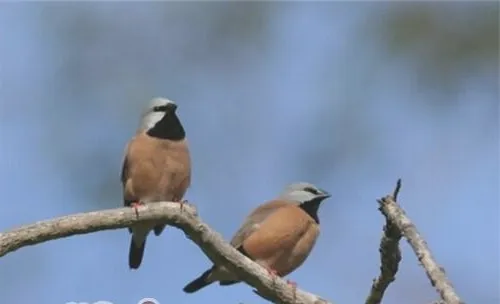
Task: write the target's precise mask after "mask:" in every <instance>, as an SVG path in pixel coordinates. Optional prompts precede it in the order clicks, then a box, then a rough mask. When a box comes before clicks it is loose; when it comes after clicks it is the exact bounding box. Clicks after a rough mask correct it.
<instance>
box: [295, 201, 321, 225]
mask: <svg viewBox="0 0 500 304" xmlns="http://www.w3.org/2000/svg"><path fill="white" fill-rule="evenodd" d="M323 199H324V198H315V199H312V200H310V201H307V202H303V203H302V204H300V205H299V207H300V208H302V210H304V211H305V212H306V213H307V214H308V215H309V216H310V217H312V218H313V220H314V221H315V222H316V223H317V224H318V225H319V217H318V209H319V205H320V204H321V202H322V201H323Z"/></svg>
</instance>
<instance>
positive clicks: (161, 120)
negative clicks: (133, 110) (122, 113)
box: [139, 97, 185, 140]
mask: <svg viewBox="0 0 500 304" xmlns="http://www.w3.org/2000/svg"><path fill="white" fill-rule="evenodd" d="M176 110H177V104H176V103H175V102H173V101H172V100H168V99H166V98H161V97H156V98H153V99H151V101H150V102H149V103H148V105H147V107H146V109H145V110H144V112H143V113H142V118H141V125H140V127H139V130H140V131H146V133H147V134H148V135H150V136H153V137H157V138H161V139H171V140H179V139H183V138H184V137H185V132H184V128H183V127H182V124H181V122H180V120H179V118H178V117H177V114H176Z"/></svg>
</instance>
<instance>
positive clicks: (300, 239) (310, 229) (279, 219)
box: [243, 205, 319, 276]
mask: <svg viewBox="0 0 500 304" xmlns="http://www.w3.org/2000/svg"><path fill="white" fill-rule="evenodd" d="M318 235H319V226H318V225H317V224H316V222H315V221H314V220H313V219H312V218H311V217H310V216H309V215H308V214H307V213H306V212H304V211H303V210H302V209H301V208H300V207H298V206H297V205H288V206H284V207H281V208H279V209H277V210H276V211H275V212H274V213H272V214H271V215H269V216H268V217H267V218H266V219H265V220H264V221H263V222H262V223H261V224H260V226H259V227H258V229H256V231H255V232H253V233H252V234H251V235H249V236H248V238H246V239H245V240H244V242H243V249H244V250H245V251H246V252H247V254H248V255H249V256H250V257H251V258H252V259H253V260H255V261H256V262H258V263H260V264H262V265H264V266H267V267H269V268H272V269H274V270H276V271H277V272H278V274H279V275H280V276H284V275H287V274H289V273H290V272H292V271H294V270H295V269H296V268H297V267H299V266H300V265H302V263H303V262H304V261H305V259H306V258H307V256H308V255H309V253H310V252H311V250H312V248H313V247H314V244H315V243H316V239H317V237H318Z"/></svg>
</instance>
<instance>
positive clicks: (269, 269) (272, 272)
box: [264, 266, 278, 281]
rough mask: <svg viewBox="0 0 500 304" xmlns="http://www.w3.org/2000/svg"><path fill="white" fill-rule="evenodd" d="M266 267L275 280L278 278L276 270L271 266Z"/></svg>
mask: <svg viewBox="0 0 500 304" xmlns="http://www.w3.org/2000/svg"><path fill="white" fill-rule="evenodd" d="M264 268H265V269H266V270H267V273H268V274H269V275H270V276H271V278H272V279H273V281H274V280H275V279H276V277H277V276H278V272H277V271H276V270H274V269H272V268H271V267H266V266H264Z"/></svg>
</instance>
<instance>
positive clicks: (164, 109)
mask: <svg viewBox="0 0 500 304" xmlns="http://www.w3.org/2000/svg"><path fill="white" fill-rule="evenodd" d="M166 111H167V107H166V106H156V107H154V108H153V112H166Z"/></svg>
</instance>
